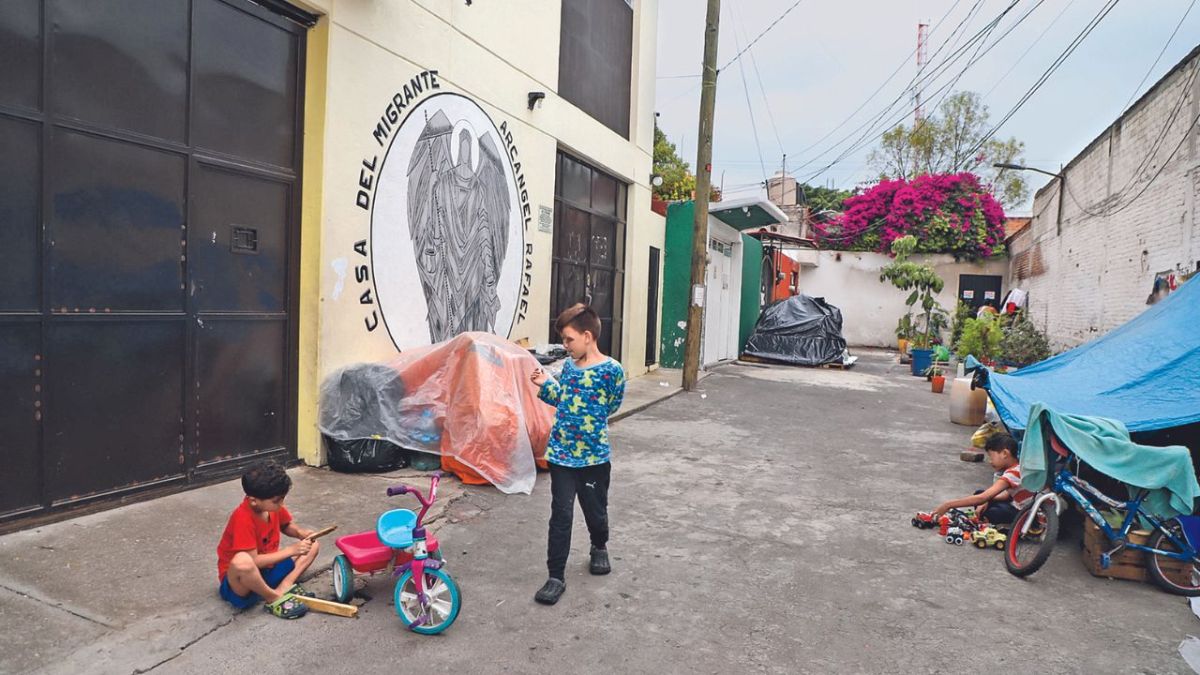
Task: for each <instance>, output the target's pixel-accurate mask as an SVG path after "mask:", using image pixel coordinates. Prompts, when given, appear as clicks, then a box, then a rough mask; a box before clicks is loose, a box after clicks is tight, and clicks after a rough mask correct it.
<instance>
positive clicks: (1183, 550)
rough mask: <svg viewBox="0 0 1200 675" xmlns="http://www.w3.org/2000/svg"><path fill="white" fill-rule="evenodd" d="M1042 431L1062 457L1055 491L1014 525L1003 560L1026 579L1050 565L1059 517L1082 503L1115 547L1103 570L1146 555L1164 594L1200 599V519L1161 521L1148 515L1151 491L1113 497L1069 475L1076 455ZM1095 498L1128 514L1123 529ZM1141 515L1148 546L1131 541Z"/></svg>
mask: <svg viewBox="0 0 1200 675" xmlns="http://www.w3.org/2000/svg"><path fill="white" fill-rule="evenodd" d="M1043 429H1044V431H1045V437H1046V438H1048V439H1050V446H1051V449H1052V450H1053V451H1054V453H1055V454H1056V455H1057V460H1056V461H1057V470H1056V471H1055V473H1054V487H1053V489H1051V490H1050V491H1049V492H1043V493H1041V494H1039V495H1038V496H1037V498H1036V499H1035V500H1034V502H1033V503H1032V504H1030V505H1029V506H1028V507H1026V508H1025V509H1024V510H1023V511H1021V512H1020V513H1019V514H1017V518H1016V520H1014V521H1013V529H1012V533H1011V534H1010V535H1009V539H1008V551H1007V553H1006V554H1005V556H1004V566H1005V567H1006V568H1008V571H1009V572H1010V573H1012V574H1014V575H1016V576H1018V577H1024V576H1028V575H1030V574H1033V573H1034V572H1036V571H1038V569H1039V568H1041V566H1042V565H1044V564H1045V563H1046V560H1047V559H1048V558H1049V557H1050V552H1051V551H1052V550H1053V549H1054V544H1055V540H1056V539H1057V538H1058V516H1059V513H1060V512H1061V511H1062V510H1063V508H1065V506H1066V504H1065V503H1064V501H1063V498H1065V499H1068V500H1070V501H1073V502H1075V503H1076V504H1078V505H1079V506H1080V507H1081V508H1082V509H1083V511H1084V512H1085V513H1086V514H1087V515H1088V517H1089V518H1091V520H1092V522H1094V523H1095V524H1096V526H1097V527H1099V528H1100V531H1101V532H1103V533H1104V535H1105V536H1106V537H1107V538H1108V541H1109V543H1110V544H1112V546H1113V548H1112V549H1111V550H1109V551H1107V552H1105V553H1103V554H1101V556H1100V566H1101V567H1102V568H1107V567H1108V566H1109V565H1110V564H1111V562H1112V556H1113V555H1115V554H1117V553H1118V552H1120V551H1122V550H1124V549H1132V550H1137V551H1144V552H1145V554H1146V570H1147V571H1148V572H1149V575H1150V578H1151V579H1153V580H1154V582H1155V583H1156V584H1158V585H1159V586H1160V587H1162V589H1163V590H1165V591H1167V592H1168V593H1174V594H1175V595H1187V596H1197V595H1200V552H1197V550H1196V548H1195V544H1197V543H1200V517H1196V516H1179V517H1177V518H1170V519H1166V520H1162V519H1159V518H1158V517H1156V516H1154V515H1153V514H1150V513H1148V512H1145V511H1143V510H1142V502H1143V501H1144V500H1145V498H1146V495H1147V494H1149V491H1147V490H1140V491H1139V492H1138V493H1137V494H1136V495H1135V496H1134V498H1133V499H1131V500H1129V501H1118V500H1116V499H1112V498H1111V497H1109V496H1107V495H1105V494H1104V493H1102V492H1100V490H1098V489H1097V488H1096V487H1095V486H1093V485H1092V484H1090V483H1088V482H1087V481H1085V480H1083V479H1082V478H1080V477H1079V476H1076V475H1075V474H1074V473H1072V472H1071V471H1070V469H1069V468H1068V466H1069V465H1070V464H1071V462H1072V461H1074V462H1076V464H1078V460H1077V459H1076V457H1075V455H1074V453H1072V452H1071V451H1070V449H1068V448H1066V447H1065V446H1064V445H1063V444H1062V443H1061V441H1059V439H1058V438H1057V437H1056V436H1055V435H1054V431H1053V429H1052V428H1051V427H1050V425H1049V424H1047V425H1046V426H1045V427H1043ZM1093 499H1094V500H1096V501H1098V502H1101V503H1103V504H1105V505H1107V506H1108V507H1110V508H1112V509H1114V510H1116V511H1117V512H1118V513H1122V514H1124V519H1123V521H1122V524H1121V527H1120V528H1119V529H1113V528H1112V527H1111V526H1110V525H1109V524H1108V522H1107V521H1106V520H1105V519H1104V517H1103V516H1101V515H1100V511H1099V510H1097V509H1096V506H1095V505H1094V504H1093V503H1092V501H1093ZM1139 517H1140V518H1142V519H1145V521H1147V522H1149V523H1150V525H1151V526H1152V527H1153V528H1154V529H1153V531H1152V533H1151V536H1150V538H1149V540H1148V541H1147V542H1146V544H1145V545H1143V544H1138V543H1134V542H1132V541H1130V540H1129V533H1130V531H1131V530H1133V529H1134V527H1135V525H1137V524H1138V521H1139Z"/></svg>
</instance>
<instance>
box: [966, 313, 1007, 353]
mask: <svg viewBox="0 0 1200 675" xmlns="http://www.w3.org/2000/svg"><path fill="white" fill-rule="evenodd" d="M1003 339H1004V331H1003V329H1002V328H1001V327H1000V321H999V320H998V319H997V318H996V317H995V315H993V314H988V313H984V314H981V315H980V316H979V317H977V318H974V319H967V320H966V321H965V322H964V323H963V330H962V335H961V336H959V339H958V344H957V345H955V350H956V351H957V353H958V357H959V358H966V357H967V356H974V357H975V358H977V359H979V360H980V361H981V362H982V363H984V364H985V365H987V366H994V365H995V364H996V360H997V359H998V358H999V357H1000V353H1001V352H1000V344H1001V341H1002V340H1003Z"/></svg>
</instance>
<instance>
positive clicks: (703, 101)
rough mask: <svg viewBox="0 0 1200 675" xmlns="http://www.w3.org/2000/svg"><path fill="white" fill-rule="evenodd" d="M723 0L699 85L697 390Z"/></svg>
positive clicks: (715, 10) (690, 359)
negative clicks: (719, 26) (719, 28)
mask: <svg viewBox="0 0 1200 675" xmlns="http://www.w3.org/2000/svg"><path fill="white" fill-rule="evenodd" d="M720 21H721V0H708V16H707V18H706V19H705V21H704V71H703V74H702V75H701V77H702V80H701V83H702V84H701V88H700V133H699V138H698V139H697V143H696V197H695V199H694V200H693V201H694V203H695V218H694V220H693V221H692V288H691V291H692V292H691V297H689V298H688V314H687V338H686V340H685V341H684V351H683V388H684V390H685V391H695V389H696V380H697V379H698V375H699V371H700V336H701V334H703V332H704V295H705V286H704V283H705V277H706V276H707V274H708V270H707V265H706V261H707V258H708V199H709V196H710V194H711V192H712V139H713V108H714V107H715V105H716V98H717V28H718V24H719V23H720Z"/></svg>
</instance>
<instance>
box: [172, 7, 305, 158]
mask: <svg viewBox="0 0 1200 675" xmlns="http://www.w3.org/2000/svg"><path fill="white" fill-rule="evenodd" d="M192 40H193V54H194V56H193V68H194V72H195V107H194V110H193V114H194V116H195V119H194V121H193V133H194V138H193V142H194V143H195V144H196V145H198V146H202V147H205V148H210V149H212V150H216V151H218V152H221V153H224V154H227V155H234V156H237V157H243V158H246V159H251V160H255V161H259V162H265V163H268V164H274V165H276V166H282V167H292V166H295V157H294V155H295V146H296V144H295V134H296V125H295V119H296V116H295V107H296V105H297V100H298V99H297V97H298V95H299V91H298V86H297V78H296V70H297V64H298V59H299V53H298V52H299V50H298V44H297V43H298V40H297V37H296V35H294V34H293V33H290V32H288V31H287V30H284V29H282V28H280V27H278V26H275V25H273V24H271V23H268V22H266V21H256V20H247V17H246V14H245V13H244V12H242V11H240V10H238V9H235V8H233V7H231V6H229V5H227V4H225V3H223V2H220V0H196V4H195V33H194V35H193V37H192Z"/></svg>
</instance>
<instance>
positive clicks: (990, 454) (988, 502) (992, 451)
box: [933, 433, 1034, 525]
mask: <svg viewBox="0 0 1200 675" xmlns="http://www.w3.org/2000/svg"><path fill="white" fill-rule="evenodd" d="M984 451H985V452H987V459H988V463H989V464H991V465H992V468H993V469H995V470H996V476H995V478H996V482H994V483H992V485H991V487H989V488H987V489H984V490H976V491H975V494H973V495H971V496H969V497H962V498H959V499H951V500H950V501H948V502H944V503H942V504H939V505H938V507H937V508H936V509H934V510H933V518H934V520H935V521H936V520H937V519H938V518H940V517H941V516H942V514H944V513H945V512H947V511H949V510H950V509H960V508H963V507H967V506H974V507H975V514H976V515H977V516H979V517H980V518H983V519H985V520H987V521H988V522H990V523H992V524H993V525H1007V524H1009V523H1012V522H1013V520H1014V519H1015V518H1016V517H1017V513H1018V512H1019V511H1020V510H1021V509H1023V508H1025V507H1026V506H1029V503H1030V502H1031V501H1033V497H1034V495H1033V493H1032V492H1030V491H1029V490H1025V489H1022V488H1021V464H1020V460H1019V459H1018V454H1019V451H1018V446H1017V441H1016V439H1014V438H1013V437H1012V436H1010V435H1008V434H1003V433H1001V434H995V435H993V436H992V437H991V438H989V439H988V440H987V445H985V446H984Z"/></svg>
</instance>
